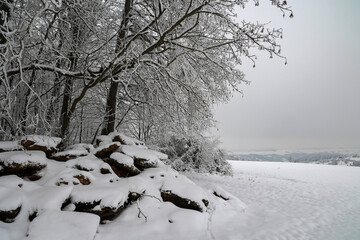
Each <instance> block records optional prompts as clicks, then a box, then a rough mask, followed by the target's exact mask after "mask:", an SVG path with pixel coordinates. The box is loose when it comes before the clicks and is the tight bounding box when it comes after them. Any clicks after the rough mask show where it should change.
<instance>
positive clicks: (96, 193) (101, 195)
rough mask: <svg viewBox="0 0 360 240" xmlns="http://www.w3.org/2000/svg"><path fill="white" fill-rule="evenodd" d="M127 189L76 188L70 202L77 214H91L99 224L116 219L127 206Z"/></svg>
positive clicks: (113, 186)
mask: <svg viewBox="0 0 360 240" xmlns="http://www.w3.org/2000/svg"><path fill="white" fill-rule="evenodd" d="M128 195H129V189H128V188H126V187H124V185H121V184H119V185H117V184H115V183H114V185H112V186H108V187H105V186H92V185H89V186H77V187H76V188H74V190H73V191H72V193H71V202H72V203H73V204H74V205H75V210H74V211H77V212H87V213H93V214H96V215H98V216H99V217H100V219H101V222H104V221H105V220H112V219H114V218H115V217H117V216H118V215H119V214H120V213H121V211H122V210H123V209H124V208H125V207H126V206H127V204H128V202H129V200H128Z"/></svg>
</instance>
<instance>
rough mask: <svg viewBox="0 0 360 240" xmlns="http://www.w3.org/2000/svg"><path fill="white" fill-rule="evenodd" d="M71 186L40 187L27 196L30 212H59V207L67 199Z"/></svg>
mask: <svg viewBox="0 0 360 240" xmlns="http://www.w3.org/2000/svg"><path fill="white" fill-rule="evenodd" d="M72 189H73V188H72V187H71V186H59V187H42V188H39V189H37V190H35V191H31V192H29V194H28V197H29V202H30V203H31V207H30V208H29V210H30V212H41V211H43V210H45V209H46V210H60V208H61V205H62V204H63V203H64V202H65V200H66V199H68V198H69V196H70V193H71V191H72Z"/></svg>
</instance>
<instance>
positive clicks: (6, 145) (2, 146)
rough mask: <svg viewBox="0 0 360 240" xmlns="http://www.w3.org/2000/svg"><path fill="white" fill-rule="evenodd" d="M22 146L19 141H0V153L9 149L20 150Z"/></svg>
mask: <svg viewBox="0 0 360 240" xmlns="http://www.w3.org/2000/svg"><path fill="white" fill-rule="evenodd" d="M20 150H22V146H21V145H19V141H2V142H0V153H2V152H10V151H20Z"/></svg>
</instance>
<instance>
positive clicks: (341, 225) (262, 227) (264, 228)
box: [187, 161, 360, 240]
mask: <svg viewBox="0 0 360 240" xmlns="http://www.w3.org/2000/svg"><path fill="white" fill-rule="evenodd" d="M230 163H231V165H232V166H233V169H234V176H233V177H221V176H210V175H204V174H188V175H187V176H188V177H189V178H191V179H192V180H193V181H194V182H196V183H197V184H199V185H202V186H204V187H206V186H208V185H209V184H215V185H218V186H220V187H222V188H223V189H225V190H226V191H228V192H230V193H232V194H234V195H235V196H236V197H238V198H239V199H241V200H242V201H243V202H244V203H245V204H246V205H247V206H248V207H247V208H246V209H245V211H244V212H243V213H241V214H239V213H237V216H235V217H234V218H233V219H232V220H230V221H229V220H228V221H229V222H228V223H227V224H226V225H225V226H226V227H224V225H222V224H221V226H222V227H221V228H218V227H217V224H218V223H217V222H216V221H220V219H219V218H216V216H214V217H213V219H215V220H216V221H212V225H213V227H212V234H213V237H214V238H216V239H234V240H235V239H236V240H241V239H244V240H281V239H283V240H292V239H294V240H295V239H296V240H301V239H309V240H310V239H311V240H358V239H360V168H358V167H348V166H330V165H316V164H303V163H285V162H246V161H230ZM215 214H216V212H215ZM219 226H220V225H219Z"/></svg>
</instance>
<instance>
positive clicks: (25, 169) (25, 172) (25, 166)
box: [0, 151, 47, 180]
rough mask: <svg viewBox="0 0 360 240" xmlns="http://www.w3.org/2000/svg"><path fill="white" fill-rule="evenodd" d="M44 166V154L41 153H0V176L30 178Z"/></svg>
mask: <svg viewBox="0 0 360 240" xmlns="http://www.w3.org/2000/svg"><path fill="white" fill-rule="evenodd" d="M46 164H47V162H46V156H45V153H44V152H41V151H26V152H23V151H15V152H3V153H0V166H1V167H2V168H1V169H0V176H2V175H11V174H16V175H18V176H21V177H30V178H31V177H32V176H34V175H35V174H36V173H37V172H38V171H39V170H41V169H43V168H45V167H46ZM34 180H37V179H34Z"/></svg>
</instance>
